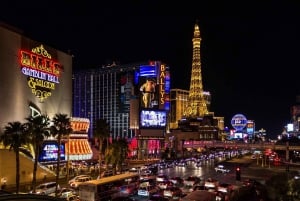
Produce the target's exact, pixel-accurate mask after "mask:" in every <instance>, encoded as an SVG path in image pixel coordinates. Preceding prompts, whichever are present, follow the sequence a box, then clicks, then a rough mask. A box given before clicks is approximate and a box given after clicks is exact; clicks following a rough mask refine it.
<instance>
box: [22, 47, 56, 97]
mask: <svg viewBox="0 0 300 201" xmlns="http://www.w3.org/2000/svg"><path fill="white" fill-rule="evenodd" d="M19 59H20V65H21V72H22V73H23V74H24V75H26V76H27V84H28V87H29V88H31V92H32V93H33V94H34V95H35V96H36V97H38V98H39V99H40V101H44V100H45V99H46V98H48V97H49V96H51V92H52V91H53V90H55V86H56V84H58V83H59V77H60V73H61V69H62V68H61V65H60V64H59V63H58V62H57V61H55V60H54V59H52V57H51V55H50V54H49V53H48V52H47V50H46V49H45V48H44V46H43V45H40V46H38V47H35V48H33V49H32V50H31V52H30V51H26V50H21V51H20V57H19Z"/></svg>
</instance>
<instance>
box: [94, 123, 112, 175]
mask: <svg viewBox="0 0 300 201" xmlns="http://www.w3.org/2000/svg"><path fill="white" fill-rule="evenodd" d="M109 132H110V127H109V124H108V123H107V121H106V120H105V119H97V120H96V128H95V130H94V138H96V139H97V140H98V143H99V177H101V164H102V155H103V153H104V150H103V142H104V140H107V142H108V139H107V138H109V136H110V133H109ZM106 148H107V147H106Z"/></svg>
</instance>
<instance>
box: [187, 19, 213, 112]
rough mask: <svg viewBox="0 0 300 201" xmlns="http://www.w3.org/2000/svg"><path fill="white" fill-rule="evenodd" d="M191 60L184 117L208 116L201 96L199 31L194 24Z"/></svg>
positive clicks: (204, 101)
mask: <svg viewBox="0 0 300 201" xmlns="http://www.w3.org/2000/svg"><path fill="white" fill-rule="evenodd" d="M192 41H193V60H192V73H191V82H190V91H189V100H188V105H187V108H186V112H185V115H186V116H188V117H203V116H204V115H206V114H208V109H207V104H206V100H205V97H204V95H203V85H202V75H201V57H200V44H201V37H200V30H199V26H198V24H197V23H196V24H195V29H194V37H193V40H192Z"/></svg>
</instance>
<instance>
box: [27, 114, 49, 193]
mask: <svg viewBox="0 0 300 201" xmlns="http://www.w3.org/2000/svg"><path fill="white" fill-rule="evenodd" d="M26 120H27V122H26V124H27V128H28V133H29V135H30V138H31V143H32V145H33V150H34V165H33V177H32V190H33V192H34V193H35V189H36V172H37V165H38V159H39V156H40V150H41V147H42V145H43V142H44V140H45V138H46V137H49V136H50V131H49V125H50V119H49V117H48V116H47V115H39V116H35V117H33V116H29V117H27V118H26Z"/></svg>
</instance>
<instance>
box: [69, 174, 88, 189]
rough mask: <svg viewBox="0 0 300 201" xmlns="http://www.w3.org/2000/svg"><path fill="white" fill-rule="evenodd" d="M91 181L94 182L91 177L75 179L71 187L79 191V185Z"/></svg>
mask: <svg viewBox="0 0 300 201" xmlns="http://www.w3.org/2000/svg"><path fill="white" fill-rule="evenodd" d="M90 180H92V177H91V176H87V177H79V178H77V179H75V181H73V182H72V183H70V187H71V188H75V189H77V188H78V185H79V184H81V183H83V182H86V181H90Z"/></svg>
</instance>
